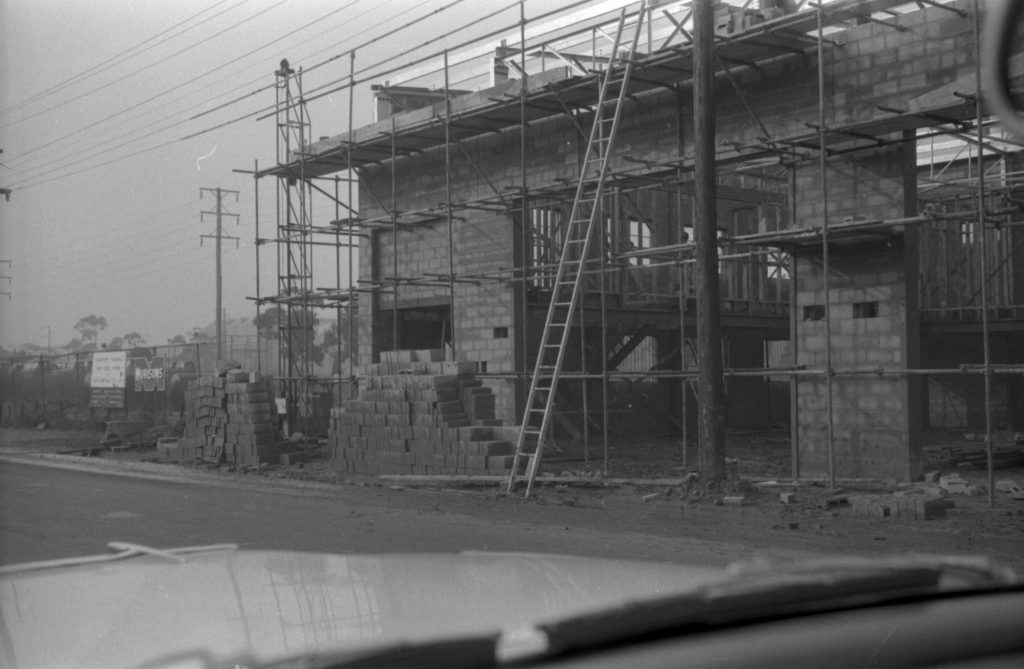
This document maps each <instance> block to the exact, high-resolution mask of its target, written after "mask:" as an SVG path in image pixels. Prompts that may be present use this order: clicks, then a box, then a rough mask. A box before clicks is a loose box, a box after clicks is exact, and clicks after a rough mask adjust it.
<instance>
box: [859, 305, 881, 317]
mask: <svg viewBox="0 0 1024 669" xmlns="http://www.w3.org/2000/svg"><path fill="white" fill-rule="evenodd" d="M853 317H854V318H878V302H854V303H853Z"/></svg>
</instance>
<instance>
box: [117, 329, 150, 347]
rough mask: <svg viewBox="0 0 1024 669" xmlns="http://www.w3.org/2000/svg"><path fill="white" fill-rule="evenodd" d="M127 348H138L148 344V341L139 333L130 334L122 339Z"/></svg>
mask: <svg viewBox="0 0 1024 669" xmlns="http://www.w3.org/2000/svg"><path fill="white" fill-rule="evenodd" d="M121 340H122V342H123V345H124V347H125V348H138V347H140V346H144V345H145V344H146V339H145V337H143V336H142V335H140V334H139V333H138V332H129V333H128V334H126V335H125V336H123V337H121Z"/></svg>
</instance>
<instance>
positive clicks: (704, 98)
mask: <svg viewBox="0 0 1024 669" xmlns="http://www.w3.org/2000/svg"><path fill="white" fill-rule="evenodd" d="M693 7H694V13H693V27H694V33H693V62H694V76H693V135H694V140H693V141H694V147H693V149H694V151H693V153H694V180H695V182H694V226H693V227H694V243H695V246H696V264H695V284H696V286H695V287H696V290H697V318H696V321H697V323H696V326H697V365H698V383H699V396H698V402H699V407H700V411H699V415H700V472H701V477H702V478H703V480H704V481H707V482H710V483H716V482H720V481H723V480H725V386H724V380H723V378H722V317H721V302H720V300H719V289H718V215H717V213H718V212H717V206H716V198H717V192H716V182H715V179H716V173H715V66H714V62H715V61H714V57H715V33H714V30H715V27H714V11H713V9H712V0H696V2H694V5H693Z"/></svg>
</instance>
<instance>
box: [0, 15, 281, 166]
mask: <svg viewBox="0 0 1024 669" xmlns="http://www.w3.org/2000/svg"><path fill="white" fill-rule="evenodd" d="M287 1H288V0H280V1H279V2H277V3H276V4H274V5H271V6H270V7H267V8H265V9H263V10H261V11H259V12H257V13H256V14H253V15H252V16H249V17H246V18H245V19H242V20H241V21H239V22H237V23H235V24H233V25H231V26H228V27H227V28H224V29H223V30H220V31H219V32H216V33H214V34H213V35H210V36H208V37H205V38H203V39H201V40H199V41H198V42H195V43H194V44H191V45H189V46H186V47H184V48H182V49H180V50H178V51H175V52H174V53H172V54H171V55H169V56H165V57H164V58H161V59H160V60H158V61H155V62H153V63H149V64H148V65H146V66H144V67H141V68H139V69H137V70H136V71H134V72H132V73H131V74H129V75H128V76H127V77H124V78H123V79H121V80H118V81H112V82H108V83H106V84H104V85H103V86H100V87H99V88H97V89H95V90H93V91H92V92H93V93H95V92H98V91H101V90H103V89H105V88H108V87H110V86H113V85H114V84H115V83H121V82H122V81H123V80H124V79H128V78H130V77H133V76H135V75H137V74H139V73H141V72H144V71H145V70H148V69H150V68H152V67H156V66H157V65H160V64H161V63H164V62H166V61H168V60H170V59H171V58H175V57H177V56H180V55H181V54H183V53H186V52H187V51H189V50H190V49H193V48H195V47H197V46H199V45H200V44H204V43H206V42H209V41H210V40H212V39H214V38H216V37H220V36H221V35H223V34H224V33H226V32H230V31H231V30H234V29H236V28H238V27H239V26H241V25H242V24H244V23H248V22H249V21H252V20H253V19H256V18H258V17H260V16H262V15H263V14H266V13H267V12H269V11H271V10H272V9H276V8H278V7H280V6H281V5H283V4H285V3H286V2H287ZM225 66H226V65H225ZM220 67H224V66H219V67H217V68H213V69H212V70H209V71H207V72H206V73H204V74H201V75H199V77H203V76H206V74H208V73H209V72H214V71H216V70H218V69H220ZM199 77H195V78H193V79H189V80H187V81H185V82H182V83H181V84H179V85H177V86H174V87H172V88H169V89H167V90H165V91H163V92H161V93H158V94H156V95H154V96H151V97H149V98H147V99H145V100H143V101H142V102H138V103H136V104H134V105H132V106H130V107H125V108H123V109H121V110H119V111H116V112H114V113H113V114H110V115H109V116H106V117H104V118H101V119H100V120H98V121H94V122H93V123H90V124H89V125H86V126H84V127H81V128H79V129H78V130H75V131H73V132H70V133H68V134H66V135H62V136H60V137H57V138H56V139H53V140H51V141H49V142H47V143H46V144H43V145H41V146H38V147H36V148H34V149H31V150H29V151H26V152H24V153H21V154H18V155H17V156H15V157H16V158H22V157H24V156H27V155H29V154H31V153H34V152H35V151H38V150H40V149H43V148H46V147H47V146H50V145H52V144H56V143H57V142H59V141H61V140H64V139H67V138H68V137H73V136H74V135H77V134H79V133H81V132H85V131H86V130H89V129H90V128H94V127H96V126H97V125H99V124H101V123H104V122H106V121H109V120H110V119H112V118H117V117H118V116H121V115H122V114H125V113H127V112H130V111H132V110H134V109H138V108H139V107H141V106H142V105H144V104H147V103H149V102H152V101H153V100H157V99H159V98H162V97H164V96H165V95H169V94H170V93H173V92H174V91H176V90H178V89H180V88H182V87H183V86H187V85H188V84H189V83H191V82H192V81H195V79H198V78H199ZM79 97H81V96H79ZM73 99H74V100H77V99H78V98H73ZM62 104H63V103H62ZM57 106H60V105H57ZM51 109H53V108H52V107H51Z"/></svg>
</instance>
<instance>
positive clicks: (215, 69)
mask: <svg viewBox="0 0 1024 669" xmlns="http://www.w3.org/2000/svg"><path fill="white" fill-rule="evenodd" d="M359 1H360V0H353V1H352V2H350V3H349V4H347V5H345V6H343V7H341V8H338V9H335V10H333V11H331V12H329V13H327V14H325V15H323V16H321V17H320V18H319V19H317V20H315V21H311V22H310V23H307V24H305V25H304V26H302V27H300V28H297V29H295V30H293V31H291V32H289V33H286V34H285V35H283V36H281V37H279V38H276V39H274V40H272V41H271V42H268V43H266V44H264V45H262V46H260V47H257V48H255V49H252V50H250V51H248V52H246V53H244V54H242V55H241V56H238V57H236V58H234V59H232V60H231V61H228V62H226V63H222V64H221V65H218V66H217V67H215V68H212V69H210V70H207V71H206V72H204V73H203V74H201V75H199V77H196V79H198V78H201V77H205V76H208V75H210V74H213V73H214V72H217V71H219V70H221V69H223V68H225V67H227V66H229V65H232V64H234V63H236V62H238V61H239V60H242V59H243V58H245V57H247V56H249V55H252V54H253V53H256V52H257V51H260V50H262V49H266V48H269V47H270V46H271V45H273V44H275V43H277V42H279V41H281V40H283V39H285V38H287V37H290V36H292V35H294V34H295V33H297V32H300V31H302V30H305V29H306V28H308V27H310V26H312V25H315V24H316V23H319V22H321V21H323V20H324V19H326V18H328V17H330V16H332V15H334V14H337V13H338V12H340V11H342V10H344V9H347V8H348V7H351V6H352V5H354V4H356V3H357V2H359ZM387 1H388V2H391V1H393V0H387ZM459 1H460V2H461V1H462V0H459ZM278 4H281V3H278ZM421 4H422V3H421ZM275 7H276V5H275ZM272 8H273V7H271V8H269V9H272ZM367 11H370V10H367ZM360 15H361V14H360ZM389 20H390V19H389ZM324 50H326V49H324ZM321 51H323V50H321ZM196 79H192V80H190V81H188V82H183V83H182V84H179V85H178V86H175V87H173V88H171V89H169V90H165V91H163V92H162V93H160V94H158V95H156V96H153V97H151V98H149V99H147V100H144V101H142V102H140V103H138V104H136V105H134V106H132V107H129V108H126V109H123V110H121V111H120V112H118V113H117V114H113V115H111V116H108V117H106V118H105V119H101V120H100V121H97V122H95V123H93V124H91V125H89V126H86V127H84V128H79V129H78V130H76V131H74V132H72V133H69V134H67V135H64V136H63V137H60V138H57V139H55V140H52V141H50V142H48V143H46V144H44V145H41V146H38V147H35V148H33V149H32V150H30V151H27V152H25V153H23V154H21V155H20V156H19V157H24V156H27V155H28V154H30V153H34V152H36V151H39V150H42V149H44V148H47V147H49V146H51V145H53V144H55V143H56V142H59V141H61V140H62V139H66V138H68V137H71V136H73V135H75V134H78V133H80V132H83V131H84V130H87V129H89V128H91V127H93V126H96V125H99V124H101V123H103V122H104V121H107V120H110V119H111V118H113V117H116V116H118V115H120V114H123V113H125V112H127V111H131V110H133V109H136V108H138V107H140V106H142V105H144V104H146V103H148V102H151V101H153V100H154V99H158V98H160V97H162V96H164V95H167V94H169V93H171V92H174V91H176V90H179V89H181V88H183V87H185V86H187V85H188V84H190V83H192V82H193V81H195V80H196ZM173 116H174V114H171V115H167V116H164V117H162V118H161V119H158V122H159V121H163V120H167V119H170V118H173ZM130 120H131V119H128V121H130ZM189 120H191V119H181V120H179V121H177V122H175V123H172V124H170V125H166V126H163V127H161V128H158V129H156V130H153V131H151V132H149V133H147V134H146V135H143V136H142V137H138V138H136V139H135V141H137V140H138V139H144V138H145V137H149V136H152V135H155V134H158V133H160V132H163V131H165V130H169V129H171V128H173V127H175V126H178V125H181V124H183V123H186V122H188V121H189ZM130 143H132V142H130V141H129V142H122V143H121V144H119V145H117V146H115V147H107V149H106V150H105V151H103V152H102V153H107V152H109V151H111V150H114V149H116V148H119V147H121V146H125V145H127V144H130ZM97 145H102V142H99V143H97V144H94V145H91V146H97ZM154 148H157V147H154ZM88 150H89V149H88V148H86V149H83V150H80V151H78V152H75V153H73V154H71V156H75V155H80V154H81V153H85V152H87V151H88ZM102 153H101V155H102ZM65 157H68V156H65ZM81 162H84V161H81V160H80V161H74V162H72V163H64V164H62V165H60V166H58V167H56V168H54V167H49V166H48V167H46V168H45V171H53V170H54V169H65V168H67V167H70V166H72V165H75V164H78V163H81ZM36 176H38V175H30V176H27V177H24V179H25V181H23V182H21V183H20V184H17V185H19V186H20V187H21V188H22V189H24V188H29V187H31V186H35V185H38V183H28V182H31V181H32V179H34V178H35V177H36ZM47 181H50V180H47ZM26 183H28V185H23V184H26ZM39 183H42V182H39Z"/></svg>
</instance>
